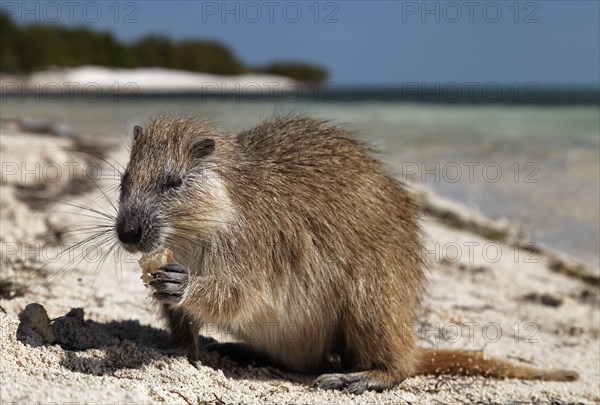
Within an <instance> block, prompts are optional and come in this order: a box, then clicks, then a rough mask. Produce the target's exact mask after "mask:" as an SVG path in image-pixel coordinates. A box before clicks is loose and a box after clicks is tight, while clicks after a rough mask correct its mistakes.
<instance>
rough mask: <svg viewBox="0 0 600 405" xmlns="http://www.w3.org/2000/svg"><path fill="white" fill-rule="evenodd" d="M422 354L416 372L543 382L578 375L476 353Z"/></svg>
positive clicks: (566, 379)
mask: <svg viewBox="0 0 600 405" xmlns="http://www.w3.org/2000/svg"><path fill="white" fill-rule="evenodd" d="M419 356H420V362H419V366H418V367H417V371H416V372H415V375H442V374H451V375H468V376H486V377H494V378H518V379H521V380H543V381H575V380H577V379H578V378H579V374H577V373H576V372H575V371H570V370H540V369H537V368H533V367H526V366H517V365H514V364H511V363H510V362H508V361H506V360H501V359H494V358H491V359H485V358H484V357H483V354H482V353H477V352H467V351H452V350H433V349H425V348H420V349H419Z"/></svg>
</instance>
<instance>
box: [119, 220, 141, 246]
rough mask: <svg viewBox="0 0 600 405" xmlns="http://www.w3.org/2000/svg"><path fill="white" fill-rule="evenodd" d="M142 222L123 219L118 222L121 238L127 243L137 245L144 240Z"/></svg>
mask: <svg viewBox="0 0 600 405" xmlns="http://www.w3.org/2000/svg"><path fill="white" fill-rule="evenodd" d="M142 234H143V230H142V224H141V223H139V222H137V221H121V222H119V223H118V224H117V235H118V236H119V240H120V241H121V242H123V243H124V244H126V245H137V244H138V243H140V241H141V240H142Z"/></svg>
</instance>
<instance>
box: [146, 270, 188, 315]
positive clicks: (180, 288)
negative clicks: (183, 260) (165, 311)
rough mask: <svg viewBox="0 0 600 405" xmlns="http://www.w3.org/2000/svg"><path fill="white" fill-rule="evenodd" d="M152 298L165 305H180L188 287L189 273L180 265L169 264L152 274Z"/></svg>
mask: <svg viewBox="0 0 600 405" xmlns="http://www.w3.org/2000/svg"><path fill="white" fill-rule="evenodd" d="M152 277H153V278H154V280H152V281H150V283H149V284H150V287H152V288H153V289H154V293H153V294H152V296H153V297H154V298H156V299H157V300H158V301H160V302H161V303H163V304H171V305H173V304H179V303H180V302H181V299H182V298H183V295H184V294H185V290H186V288H187V285H188V280H189V276H188V272H187V270H186V269H185V268H184V267H183V266H181V265H180V264H178V263H169V264H168V265H166V266H164V267H160V268H159V269H158V271H156V272H154V273H152Z"/></svg>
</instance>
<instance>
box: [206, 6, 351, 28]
mask: <svg viewBox="0 0 600 405" xmlns="http://www.w3.org/2000/svg"><path fill="white" fill-rule="evenodd" d="M201 4H202V15H201V21H202V22H203V23H208V22H220V23H222V24H229V23H248V24H256V23H270V24H272V23H278V22H285V23H290V24H295V23H299V22H301V21H309V22H312V23H315V24H337V23H338V22H340V20H339V16H340V4H341V2H334V1H327V2H321V1H202V2H201Z"/></svg>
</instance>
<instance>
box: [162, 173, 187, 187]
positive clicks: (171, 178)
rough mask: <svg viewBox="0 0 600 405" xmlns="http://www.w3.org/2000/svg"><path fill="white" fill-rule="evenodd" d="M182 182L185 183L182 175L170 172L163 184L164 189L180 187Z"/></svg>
mask: <svg viewBox="0 0 600 405" xmlns="http://www.w3.org/2000/svg"><path fill="white" fill-rule="evenodd" d="M182 183H183V179H182V178H181V177H180V176H176V175H174V174H170V175H168V176H167V179H166V180H165V183H164V184H163V189H165V190H168V189H174V188H178V187H179V186H181V184H182Z"/></svg>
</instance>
